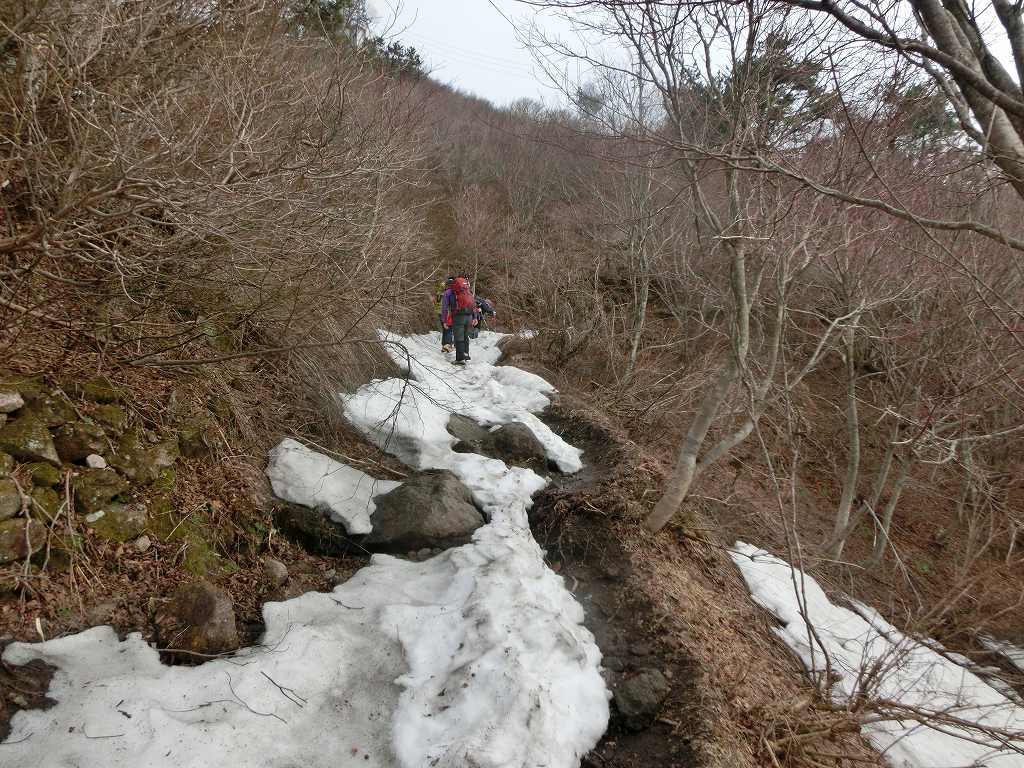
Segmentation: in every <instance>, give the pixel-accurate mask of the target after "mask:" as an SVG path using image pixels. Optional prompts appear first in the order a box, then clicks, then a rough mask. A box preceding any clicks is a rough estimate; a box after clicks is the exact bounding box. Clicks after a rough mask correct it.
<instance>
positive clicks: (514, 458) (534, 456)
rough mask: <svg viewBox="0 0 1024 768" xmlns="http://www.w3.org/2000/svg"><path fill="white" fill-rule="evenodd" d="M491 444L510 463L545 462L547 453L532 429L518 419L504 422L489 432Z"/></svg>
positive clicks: (542, 463)
mask: <svg viewBox="0 0 1024 768" xmlns="http://www.w3.org/2000/svg"><path fill="white" fill-rule="evenodd" d="M490 439H491V446H492V447H493V450H494V452H495V453H497V454H498V455H499V456H500V457H502V458H505V459H508V460H509V461H510V462H512V463H527V464H539V465H541V466H544V465H545V464H546V463H547V453H546V452H545V450H544V446H543V445H541V442H540V440H538V439H537V436H536V435H534V434H533V430H532V429H530V428H529V427H528V426H526V425H525V424H523V423H522V422H520V421H513V422H512V423H511V424H505V425H503V426H501V427H499V428H498V429H496V430H495V431H494V432H492V433H491V436H490Z"/></svg>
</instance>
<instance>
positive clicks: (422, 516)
mask: <svg viewBox="0 0 1024 768" xmlns="http://www.w3.org/2000/svg"><path fill="white" fill-rule="evenodd" d="M374 504H375V505H376V507H377V509H376V511H375V512H374V513H373V516H372V517H371V523H372V524H373V530H372V531H371V532H370V533H369V534H367V536H366V538H365V539H363V541H362V544H363V546H365V547H368V548H370V549H378V550H382V551H388V552H407V551H409V550H414V549H421V548H423V547H451V546H456V545H459V544H465V543H466V542H468V541H469V540H470V538H471V537H472V535H473V531H475V530H476V529H477V528H479V527H480V526H481V525H483V524H484V519H483V516H482V515H481V514H480V511H479V510H478V509H477V508H476V507H475V506H473V497H472V494H471V493H470V491H469V489H468V488H467V487H466V486H465V485H463V484H462V482H461V481H460V480H459V479H458V478H457V477H456V476H455V475H454V474H452V473H451V472H449V471H448V470H446V469H433V470H427V471H425V472H420V473H419V474H417V475H413V476H412V477H410V478H409V479H408V480H405V481H404V482H403V483H402V484H401V485H400V486H398V487H397V488H395V489H394V490H393V491H390V492H389V493H385V494H383V495H381V496H377V497H376V498H374Z"/></svg>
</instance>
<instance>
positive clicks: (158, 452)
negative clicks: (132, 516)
mask: <svg viewBox="0 0 1024 768" xmlns="http://www.w3.org/2000/svg"><path fill="white" fill-rule="evenodd" d="M178 456H179V453H178V443H177V441H173V442H172V441H165V442H163V443H159V444H157V445H153V446H150V445H148V444H147V443H146V442H144V441H143V438H142V437H140V435H139V434H138V433H136V432H129V433H128V434H126V435H124V437H122V438H121V440H120V441H119V442H118V444H117V451H116V452H115V453H114V455H113V456H112V457H111V459H110V465H111V466H112V467H115V468H116V469H118V470H120V471H121V473H122V474H124V476H125V477H127V478H128V479H129V480H134V481H135V482H138V483H152V482H153V481H154V480H156V479H157V478H158V477H160V473H161V472H163V471H164V470H165V469H168V468H170V467H173V466H174V463H175V462H176V461H177V460H178Z"/></svg>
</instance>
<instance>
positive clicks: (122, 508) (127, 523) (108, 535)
mask: <svg viewBox="0 0 1024 768" xmlns="http://www.w3.org/2000/svg"><path fill="white" fill-rule="evenodd" d="M147 519H148V516H147V514H146V505H145V504H140V503H137V502H136V503H131V504H122V503H120V502H117V501H114V502H110V503H108V504H107V505H106V506H104V508H103V509H102V510H100V511H99V512H96V513H94V514H92V515H89V516H88V517H87V518H86V524H87V525H88V526H89V528H90V530H92V531H93V532H94V533H95V534H96V535H97V536H99V537H101V538H104V539H107V540H108V541H116V542H122V541H128V540H129V539H134V538H135V537H136V536H139V535H140V534H141V533H142V532H143V531H144V530H146V521H147Z"/></svg>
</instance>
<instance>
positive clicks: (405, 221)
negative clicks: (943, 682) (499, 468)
mask: <svg viewBox="0 0 1024 768" xmlns="http://www.w3.org/2000/svg"><path fill="white" fill-rule="evenodd" d="M523 2H524V5H527V6H531V7H535V8H544V9H546V10H547V11H548V12H552V13H562V14H566V15H570V16H571V17H572V19H573V24H574V29H576V30H577V31H578V34H579V37H578V39H574V40H567V39H563V38H554V37H550V38H549V37H546V36H545V34H544V33H543V31H542V30H525V29H524V30H521V33H522V34H523V36H524V38H527V39H529V41H530V44H531V46H532V47H533V49H534V52H535V54H536V56H537V57H538V60H539V61H541V62H542V63H543V66H544V68H545V69H546V70H547V72H548V74H549V76H550V77H551V79H552V81H553V83H554V84H555V85H557V86H558V87H559V88H561V89H562V92H563V95H564V100H563V102H562V103H560V104H558V105H555V106H553V105H551V104H547V105H546V104H541V103H539V102H534V101H531V100H522V101H520V102H517V103H514V104H512V105H510V106H508V107H506V108H497V107H494V106H493V105H491V104H489V103H487V102H486V101H483V100H482V99H478V98H474V97H471V96H467V95H465V94H461V93H458V92H457V91H454V90H453V89H451V88H448V87H446V86H442V85H440V84H438V83H436V82H434V81H432V80H431V79H430V78H429V77H427V76H425V74H424V73H423V72H422V71H421V65H422V62H421V61H420V60H419V58H418V55H417V54H416V52H415V51H412V49H407V48H403V47H402V46H401V45H397V47H395V46H390V47H389V46H388V44H387V41H384V40H383V38H377V39H371V36H370V35H369V34H368V32H367V29H366V24H367V23H368V22H367V20H366V19H365V18H364V16H363V15H361V14H362V13H363V12H364V11H365V7H364V6H363V5H362V4H359V3H335V4H331V3H319V4H317V3H310V4H294V3H291V4H289V3H283V4H281V5H273V4H266V3H251V4H249V3H244V2H243V3H219V2H214V3H210V2H187V1H184V0H141V1H140V2H132V3H125V2H120V1H118V0H83V1H81V2H70V1H65V0H9V1H8V2H7V3H6V4H5V9H4V11H3V13H2V14H0V226H2V229H0V358H2V360H3V362H4V365H5V366H7V367H9V368H11V369H12V370H14V369H17V370H32V371H39V370H46V369H55V368H60V367H75V366H78V367H81V368H83V369H89V370H96V371H99V370H119V371H126V372H127V373H126V374H125V375H127V376H129V377H136V379H137V380H139V381H142V380H143V379H144V378H145V377H155V378H158V379H164V380H165V379H167V378H169V377H173V376H177V375H179V374H180V373H182V372H187V373H188V374H189V375H192V374H193V373H195V372H197V371H202V372H203V373H202V375H203V376H205V377H206V378H207V384H208V385H209V386H211V387H214V388H216V389H217V390H218V391H220V392H222V393H223V394H224V395H225V396H226V397H227V398H228V399H229V400H230V401H231V402H232V404H233V406H234V412H235V418H236V420H237V422H238V427H239V431H240V432H241V433H243V434H245V435H247V436H250V437H251V436H253V435H257V434H260V431H261V428H262V427H263V425H262V424H261V423H260V422H261V419H264V418H265V419H270V418H272V417H273V418H276V417H277V416H279V415H280V412H283V411H288V412H289V413H291V414H292V417H294V418H295V419H296V420H297V421H298V422H301V423H303V424H304V425H305V427H306V428H307V429H308V431H312V432H316V431H317V430H319V429H320V427H319V426H314V427H310V426H309V425H310V424H311V423H313V422H316V421H317V419H318V418H319V417H318V416H316V415H315V414H316V412H317V409H318V408H319V407H320V406H321V405H322V404H323V403H324V402H332V399H333V398H334V397H335V395H336V394H337V392H338V391H340V390H342V389H345V388H351V387H352V386H355V385H357V384H359V383H361V382H362V381H365V380H366V379H368V378H370V377H371V376H373V375H375V374H376V372H377V371H378V370H379V369H380V367H381V366H384V365H386V362H385V361H384V359H383V356H381V355H380V353H379V351H377V350H376V347H375V345H372V344H369V343H368V342H369V341H370V340H371V339H375V338H376V336H375V332H376V329H377V328H379V327H385V326H386V327H390V328H396V329H403V330H412V329H417V330H423V329H432V328H433V325H432V316H431V314H430V313H431V309H430V299H431V298H432V292H433V290H434V288H435V285H436V283H437V280H438V278H439V276H442V275H443V274H445V273H447V272H449V271H454V270H466V271H467V272H468V273H469V274H471V275H473V276H474V278H475V283H476V284H477V285H478V286H479V287H480V290H481V291H482V292H483V293H484V294H485V295H487V296H488V297H489V298H493V299H494V300H495V301H496V302H497V304H498V305H499V307H500V308H501V310H502V317H503V319H506V318H507V322H509V323H510V324H511V326H510V327H527V326H529V327H533V328H536V329H537V330H538V331H540V336H539V341H538V344H539V345H540V349H541V354H542V357H543V360H544V361H545V364H546V365H547V366H549V367H550V369H551V370H554V371H558V372H560V375H562V376H563V377H564V380H565V381H567V382H570V383H571V384H572V385H573V386H575V387H577V388H579V389H581V390H583V391H585V392H587V394H588V395H589V396H590V397H592V399H593V401H594V402H595V403H597V404H599V405H600V406H601V407H602V408H604V409H605V410H606V411H607V412H608V413H609V414H610V415H611V416H613V417H614V418H616V419H619V420H621V422H622V423H623V424H626V425H627V427H628V429H629V430H630V433H631V436H632V437H633V438H634V439H635V440H637V442H639V443H641V444H644V445H645V446H649V447H651V448H652V450H656V451H658V452H660V454H661V455H662V456H663V457H664V459H665V463H666V467H667V468H668V472H667V475H666V477H665V482H664V484H663V487H661V488H660V489H659V493H658V498H657V499H646V500H644V503H645V504H646V506H647V509H646V516H645V518H644V519H643V520H636V521H632V522H633V523H634V524H635V525H638V526H639V525H644V526H645V527H646V529H647V530H648V531H649V532H650V533H651V534H655V533H657V532H659V531H662V530H663V529H666V528H668V529H669V530H670V531H682V532H683V534H684V535H688V526H689V524H690V521H691V519H692V518H691V516H690V511H691V510H693V509H701V510H706V509H708V508H710V507H711V506H714V508H715V509H716V510H717V512H716V513H715V514H716V518H715V519H716V522H717V523H720V524H722V525H723V526H724V527H726V528H729V529H730V530H731V531H738V530H740V529H741V528H742V525H746V524H747V523H742V524H741V523H739V522H735V521H732V520H731V518H733V517H735V516H737V515H739V514H740V511H739V510H738V509H737V507H736V506H735V505H734V504H732V503H730V499H732V498H733V496H732V495H731V494H733V493H734V492H735V489H736V487H737V485H738V483H741V481H742V482H746V481H745V480H743V478H751V477H752V478H755V479H756V482H757V483H759V484H760V486H759V487H761V488H762V489H763V490H764V491H765V494H764V497H763V498H764V499H768V500H769V502H770V503H766V504H765V505H764V506H763V508H762V509H759V510H757V514H756V517H757V518H758V520H759V522H758V523H757V525H758V526H760V528H761V529H763V530H766V531H771V532H773V535H775V536H776V537H777V542H776V543H781V544H784V545H787V546H790V547H791V551H794V552H799V553H801V556H805V557H807V558H808V561H809V562H811V561H813V562H814V563H815V564H822V567H823V568H826V569H832V570H831V571H830V572H831V573H835V574H840V576H837V578H848V579H849V580H850V581H851V582H852V581H857V580H860V579H867V578H868V576H866V575H865V574H869V575H870V574H871V573H876V572H877V573H884V574H885V575H886V579H887V581H888V583H890V584H891V583H897V584H898V585H899V586H897V587H895V588H893V589H891V590H890V589H888V588H887V589H886V590H884V593H885V595H886V597H887V599H889V600H891V601H892V602H893V603H894V604H895V605H897V607H896V608H895V609H894V610H898V611H901V612H903V613H904V614H906V615H907V618H908V622H909V621H911V620H914V621H916V620H921V621H925V620H927V621H928V622H930V626H936V625H944V626H946V628H947V630H948V632H949V634H950V635H954V636H955V635H956V634H957V633H958V632H960V631H963V632H966V631H967V629H968V628H969V629H970V631H971V632H977V631H979V630H980V629H983V628H984V626H985V623H986V621H990V620H991V621H996V620H1001V619H1002V618H1004V617H1005V615H1006V614H1008V613H1010V612H1012V611H1014V610H1016V604H1012V605H1011V604H1010V603H1009V602H1008V601H1009V600H1010V597H1011V596H1015V597H1014V599H1016V600H1017V601H1019V598H1020V594H1019V593H1020V590H1019V588H1016V589H1015V588H1014V587H1013V582H1012V581H1011V582H1009V583H1010V585H1009V586H1007V579H1008V576H1010V575H1013V574H1016V578H1017V579H1019V573H1020V567H1021V564H1022V563H1024V546H1022V544H1021V542H1020V540H1019V535H1018V534H1019V532H1020V530H1021V528H1022V527H1024V509H1022V506H1021V505H1022V497H1021V482H1020V474H1021V460H1020V456H1021V450H1022V448H1024V443H1022V438H1024V389H1022V387H1024V376H1022V373H1024V369H1022V363H1024V255H1022V254H1024V230H1022V228H1021V221H1022V215H1024V93H1022V90H1021V86H1020V82H1021V81H1022V80H1024V26H1022V9H1021V7H1020V5H1019V4H1014V3H1010V2H1008V0H993V2H992V3H991V5H990V6H986V8H985V10H984V12H982V11H980V10H978V9H976V8H975V7H974V6H972V5H969V4H967V3H964V2H962V1H961V0H907V1H906V2H895V3H881V2H874V1H873V0H872V1H869V2H852V1H851V2H847V1H846V0H837V1H836V2H829V1H827V0H821V1H820V2H819V1H818V0H747V1H746V2H738V1H736V0H710V1H707V0H702V1H701V2H686V1H683V2H678V1H673V2H668V1H667V0H523ZM325 8H327V9H329V10H330V11H331V13H326V12H325V11H324V9H325ZM570 62H571V64H572V65H571V66H569V63H570ZM570 71H571V72H582V73H583V74H582V75H580V76H578V77H572V78H570V77H568V76H567V75H566V74H564V73H566V72H570ZM268 387H269V389H270V390H271V391H272V392H273V394H274V397H275V398H277V401H276V402H287V403H288V406H287V407H285V406H278V405H275V406H272V407H271V408H269V409H267V412H266V413H262V415H261V412H262V411H261V409H260V408H257V407H256V406H258V405H260V404H261V403H263V402H265V401H263V400H261V398H262V397H263V396H264V395H263V394H262V393H264V392H266V391H267V388H268ZM648 502H649V503H648ZM744 514H746V513H744ZM730 526H735V527H730ZM922 530H926V531H928V532H929V535H930V537H931V538H930V542H929V546H932V549H931V550H930V551H931V552H932V553H933V554H932V555H931V557H932V558H933V560H934V562H931V563H930V564H929V565H928V568H929V569H931V570H932V571H940V572H941V574H942V577H941V579H942V581H941V585H940V587H937V588H936V592H935V594H940V595H941V599H938V600H936V601H933V602H932V603H930V604H926V603H925V601H924V600H923V599H921V598H920V597H919V596H918V595H917V594H916V587H912V586H908V585H910V584H911V582H912V579H911V575H910V574H911V572H912V571H914V570H915V568H916V569H917V570H921V566H920V565H919V561H920V557H918V555H917V554H912V553H911V552H910V551H911V550H913V552H917V551H918V550H919V549H920V547H921V546H923V545H921V542H920V541H919V539H920V538H921V536H922V534H921V531H922ZM662 535H664V534H662ZM990 592H991V597H988V596H987V595H989V593H990ZM908 595H910V596H911V597H908ZM894 596H895V597H894ZM993 605H998V606H1001V608H1000V610H999V611H994V610H993ZM957 622H959V623H957Z"/></svg>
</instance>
